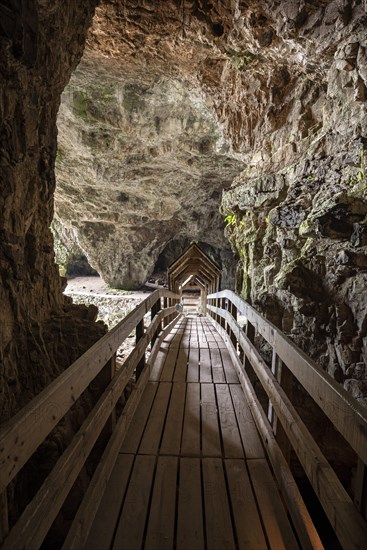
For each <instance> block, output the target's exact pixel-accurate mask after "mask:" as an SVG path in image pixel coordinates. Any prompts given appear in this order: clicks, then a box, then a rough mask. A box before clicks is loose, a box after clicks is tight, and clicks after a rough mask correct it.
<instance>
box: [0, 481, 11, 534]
mask: <svg viewBox="0 0 367 550" xmlns="http://www.w3.org/2000/svg"><path fill="white" fill-rule="evenodd" d="M8 533H9V513H8V494H7V490H6V489H5V490H4V492H3V493H2V494H1V495H0V544H2V543H3V541H4V539H5V537H6V536H7V534H8Z"/></svg>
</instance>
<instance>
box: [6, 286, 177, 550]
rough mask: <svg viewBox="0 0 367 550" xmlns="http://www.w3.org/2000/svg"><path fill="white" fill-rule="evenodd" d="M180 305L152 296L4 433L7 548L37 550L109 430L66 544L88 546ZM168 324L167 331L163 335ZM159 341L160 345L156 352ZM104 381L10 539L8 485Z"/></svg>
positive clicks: (160, 294) (161, 293)
mask: <svg viewBox="0 0 367 550" xmlns="http://www.w3.org/2000/svg"><path fill="white" fill-rule="evenodd" d="M162 298H163V308H162V304H161V299H162ZM178 299H179V297H178V296H177V295H176V294H173V293H172V292H169V291H166V290H157V291H155V292H154V293H152V294H151V295H150V296H149V297H148V298H147V299H146V300H144V302H142V303H141V304H140V305H139V306H137V307H136V308H135V309H134V310H133V311H132V312H131V313H130V314H129V315H127V317H125V319H123V320H122V321H121V322H120V323H119V324H118V325H116V326H115V327H114V328H113V329H112V330H111V331H110V332H108V333H107V334H106V335H105V336H104V337H103V338H101V339H100V340H99V341H98V342H97V343H96V344H94V345H93V346H92V347H91V348H90V349H89V350H88V351H87V352H86V353H84V355H82V356H81V357H80V358H79V359H78V360H77V361H75V363H73V364H72V365H71V366H70V367H69V368H68V369H67V370H65V371H64V372H63V373H62V374H61V375H60V376H59V377H58V378H56V379H55V380H54V381H53V382H52V383H51V384H50V385H49V386H47V387H46V388H45V389H44V390H43V391H42V393H40V394H39V395H38V396H37V397H36V398H34V399H33V400H32V401H31V402H30V403H29V404H28V405H27V406H26V407H24V408H23V409H22V410H21V411H20V412H19V413H18V414H16V415H15V416H14V417H13V418H12V419H11V420H10V421H9V422H8V423H7V424H6V425H5V426H4V427H2V429H1V431H0V495H1V501H2V507H1V510H2V512H1V513H2V517H1V525H2V527H3V537H2V538H3V539H5V540H4V542H3V546H2V548H4V550H5V549H9V550H10V549H11V550H14V549H17V550H19V549H36V548H39V546H40V545H41V544H42V542H43V540H44V538H45V537H46V535H47V533H48V531H49V529H50V527H51V525H52V523H53V522H54V520H55V518H56V516H57V515H58V513H59V511H60V509H61V506H62V505H63V503H64V501H65V499H66V497H67V495H68V493H69V491H70V489H71V488H72V486H73V484H74V482H75V480H76V479H77V477H78V475H79V473H80V471H81V469H82V468H83V465H84V464H85V462H86V460H87V458H88V456H89V454H90V452H91V450H92V449H93V447H94V445H95V443H96V441H97V440H98V438H99V436H100V434H101V433H102V430H106V427H108V431H109V432H110V437H109V440H108V443H107V445H106V447H105V450H104V452H103V455H102V457H101V460H100V461H99V464H98V467H97V469H96V471H95V473H94V475H93V477H92V479H91V482H90V484H89V487H88V489H87V491H86V494H85V495H84V498H83V501H82V504H81V505H80V507H79V509H78V512H77V515H76V517H75V519H74V521H73V524H72V527H71V529H70V531H69V534H68V536H67V539H66V541H65V543H64V548H76V549H77V548H81V547H82V546H83V541H85V537H86V536H87V534H88V532H89V528H90V525H91V523H92V521H93V518H94V515H95V513H96V511H97V509H98V506H99V503H100V499H101V498H102V495H103V491H104V488H105V486H106V484H107V481H108V478H109V475H110V473H111V470H112V466H113V464H114V462H115V460H116V457H117V454H118V451H119V448H120V446H121V442H122V440H123V437H124V435H125V433H126V430H127V428H128V426H129V423H130V420H131V418H132V416H133V414H134V411H135V409H136V407H137V404H138V402H139V399H140V396H141V393H142V391H143V389H144V386H145V384H146V382H147V380H148V377H149V365H150V364H151V363H152V361H153V360H154V357H155V355H156V353H157V350H158V346H159V342H160V341H161V340H162V338H163V337H164V335H165V334H166V333H167V332H168V331H169V330H171V326H172V325H173V324H174V323H175V322H176V320H177V316H178V313H177V311H176V307H175V306H174V305H173V304H174V303H176V302H177V300H178ZM149 311H151V322H150V324H149V326H148V327H147V328H146V329H145V328H144V316H145V315H146V314H147V313H149ZM162 325H163V327H165V328H164V329H163V330H162ZM134 329H136V347H135V349H134V350H133V351H132V352H131V354H130V355H129V357H128V358H127V360H126V361H125V363H124V365H123V366H122V368H121V369H119V370H118V371H117V372H116V370H115V368H114V365H115V361H114V359H115V355H116V351H117V349H118V348H119V347H120V346H121V344H122V343H123V342H124V340H125V339H126V338H127V337H128V336H129V335H130V334H131V332H132V331H133V330H134ZM157 338H158V342H157ZM154 343H156V345H155V346H154ZM149 344H151V354H150V356H149V359H148V362H146V361H145V354H146V351H147V348H148V346H149ZM134 371H135V372H136V379H137V383H136V384H135V387H134V389H133V391H132V393H131V395H130V397H129V399H128V401H127V403H126V405H125V407H124V409H123V412H122V414H121V416H120V417H119V418H117V419H116V416H115V408H116V404H117V401H118V400H119V398H120V397H121V395H122V393H123V391H124V389H125V387H126V385H127V383H128V382H129V380H131V378H132V376H133V374H134ZM101 375H102V377H104V378H105V383H104V384H103V385H104V387H105V389H104V391H103V390H102V392H101V396H100V398H99V400H98V402H97V403H96V405H95V406H94V407H93V409H92V410H91V411H90V413H89V414H88V416H87V418H86V419H85V420H84V422H83V424H82V425H81V427H80V429H79V431H78V432H77V433H76V434H75V435H74V437H73V439H72V441H71V443H70V445H69V446H68V447H67V448H66V450H65V451H64V453H63V454H62V455H61V457H60V458H59V460H58V461H57V463H56V464H55V466H54V468H53V470H52V471H51V473H50V474H49V475H48V477H47V478H46V480H45V481H44V483H43V485H42V486H41V488H40V490H39V491H38V493H37V494H36V496H35V497H34V498H33V500H32V501H31V502H30V503H29V504H28V506H27V507H26V509H25V510H24V512H23V514H22V515H21V517H20V518H19V520H18V522H17V523H16V524H15V526H14V527H13V528H12V529H11V530H10V532H9V533H7V530H8V529H7V525H8V520H7V510H6V509H7V506H6V491H7V486H8V485H9V483H10V482H11V481H12V480H13V479H14V478H15V476H16V475H17V473H18V472H19V471H20V469H21V468H22V467H23V466H24V465H25V464H26V463H27V461H28V460H29V459H30V458H31V456H32V455H33V453H34V452H35V451H36V450H37V448H38V447H39V446H40V444H41V443H43V441H44V440H45V439H46V437H47V436H48V435H49V434H50V432H51V431H52V430H53V428H55V426H56V425H57V424H58V422H59V421H60V420H61V419H62V418H63V417H64V415H65V414H66V413H67V412H68V411H69V410H70V408H71V407H72V406H73V405H74V404H75V402H76V401H77V400H78V398H79V397H80V396H81V394H82V393H83V392H84V390H86V389H87V387H88V386H89V384H90V383H91V382H92V381H94V380H95V379H96V377H97V376H98V378H99V380H100V377H101Z"/></svg>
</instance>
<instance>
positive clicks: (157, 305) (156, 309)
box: [150, 298, 162, 349]
mask: <svg viewBox="0 0 367 550" xmlns="http://www.w3.org/2000/svg"><path fill="white" fill-rule="evenodd" d="M160 310H161V299H160V298H158V300H157V301H156V303H155V304H154V305H153V307H152V309H151V313H150V319H151V321H153V319H154V317H155V316H156V315H158V313H159V312H160ZM160 325H161V323H159V324H158V327H157V330H156V331H155V333H154V334H153V337H152V341H151V346H150V347H151V349H153V346H154V344H155V341H156V340H157V338H158V334H159V333H160V331H161V328H162V327H161V326H160Z"/></svg>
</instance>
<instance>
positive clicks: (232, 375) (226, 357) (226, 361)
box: [220, 342, 239, 384]
mask: <svg viewBox="0 0 367 550" xmlns="http://www.w3.org/2000/svg"><path fill="white" fill-rule="evenodd" d="M223 344H224V345H225V343H224V342H223ZM220 353H221V355H222V362H223V368H224V373H225V375H226V381H227V384H239V380H238V376H237V373H236V370H235V368H234V366H233V363H232V359H231V356H230V354H229V351H228V349H227V348H226V349H221V350H220Z"/></svg>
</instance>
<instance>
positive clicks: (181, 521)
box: [176, 458, 204, 550]
mask: <svg viewBox="0 0 367 550" xmlns="http://www.w3.org/2000/svg"><path fill="white" fill-rule="evenodd" d="M177 514H178V516H177V537H176V548H177V550H204V520H203V507H202V495H201V473H200V459H199V458H181V459H180V478H179V498H178V511H177Z"/></svg>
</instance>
